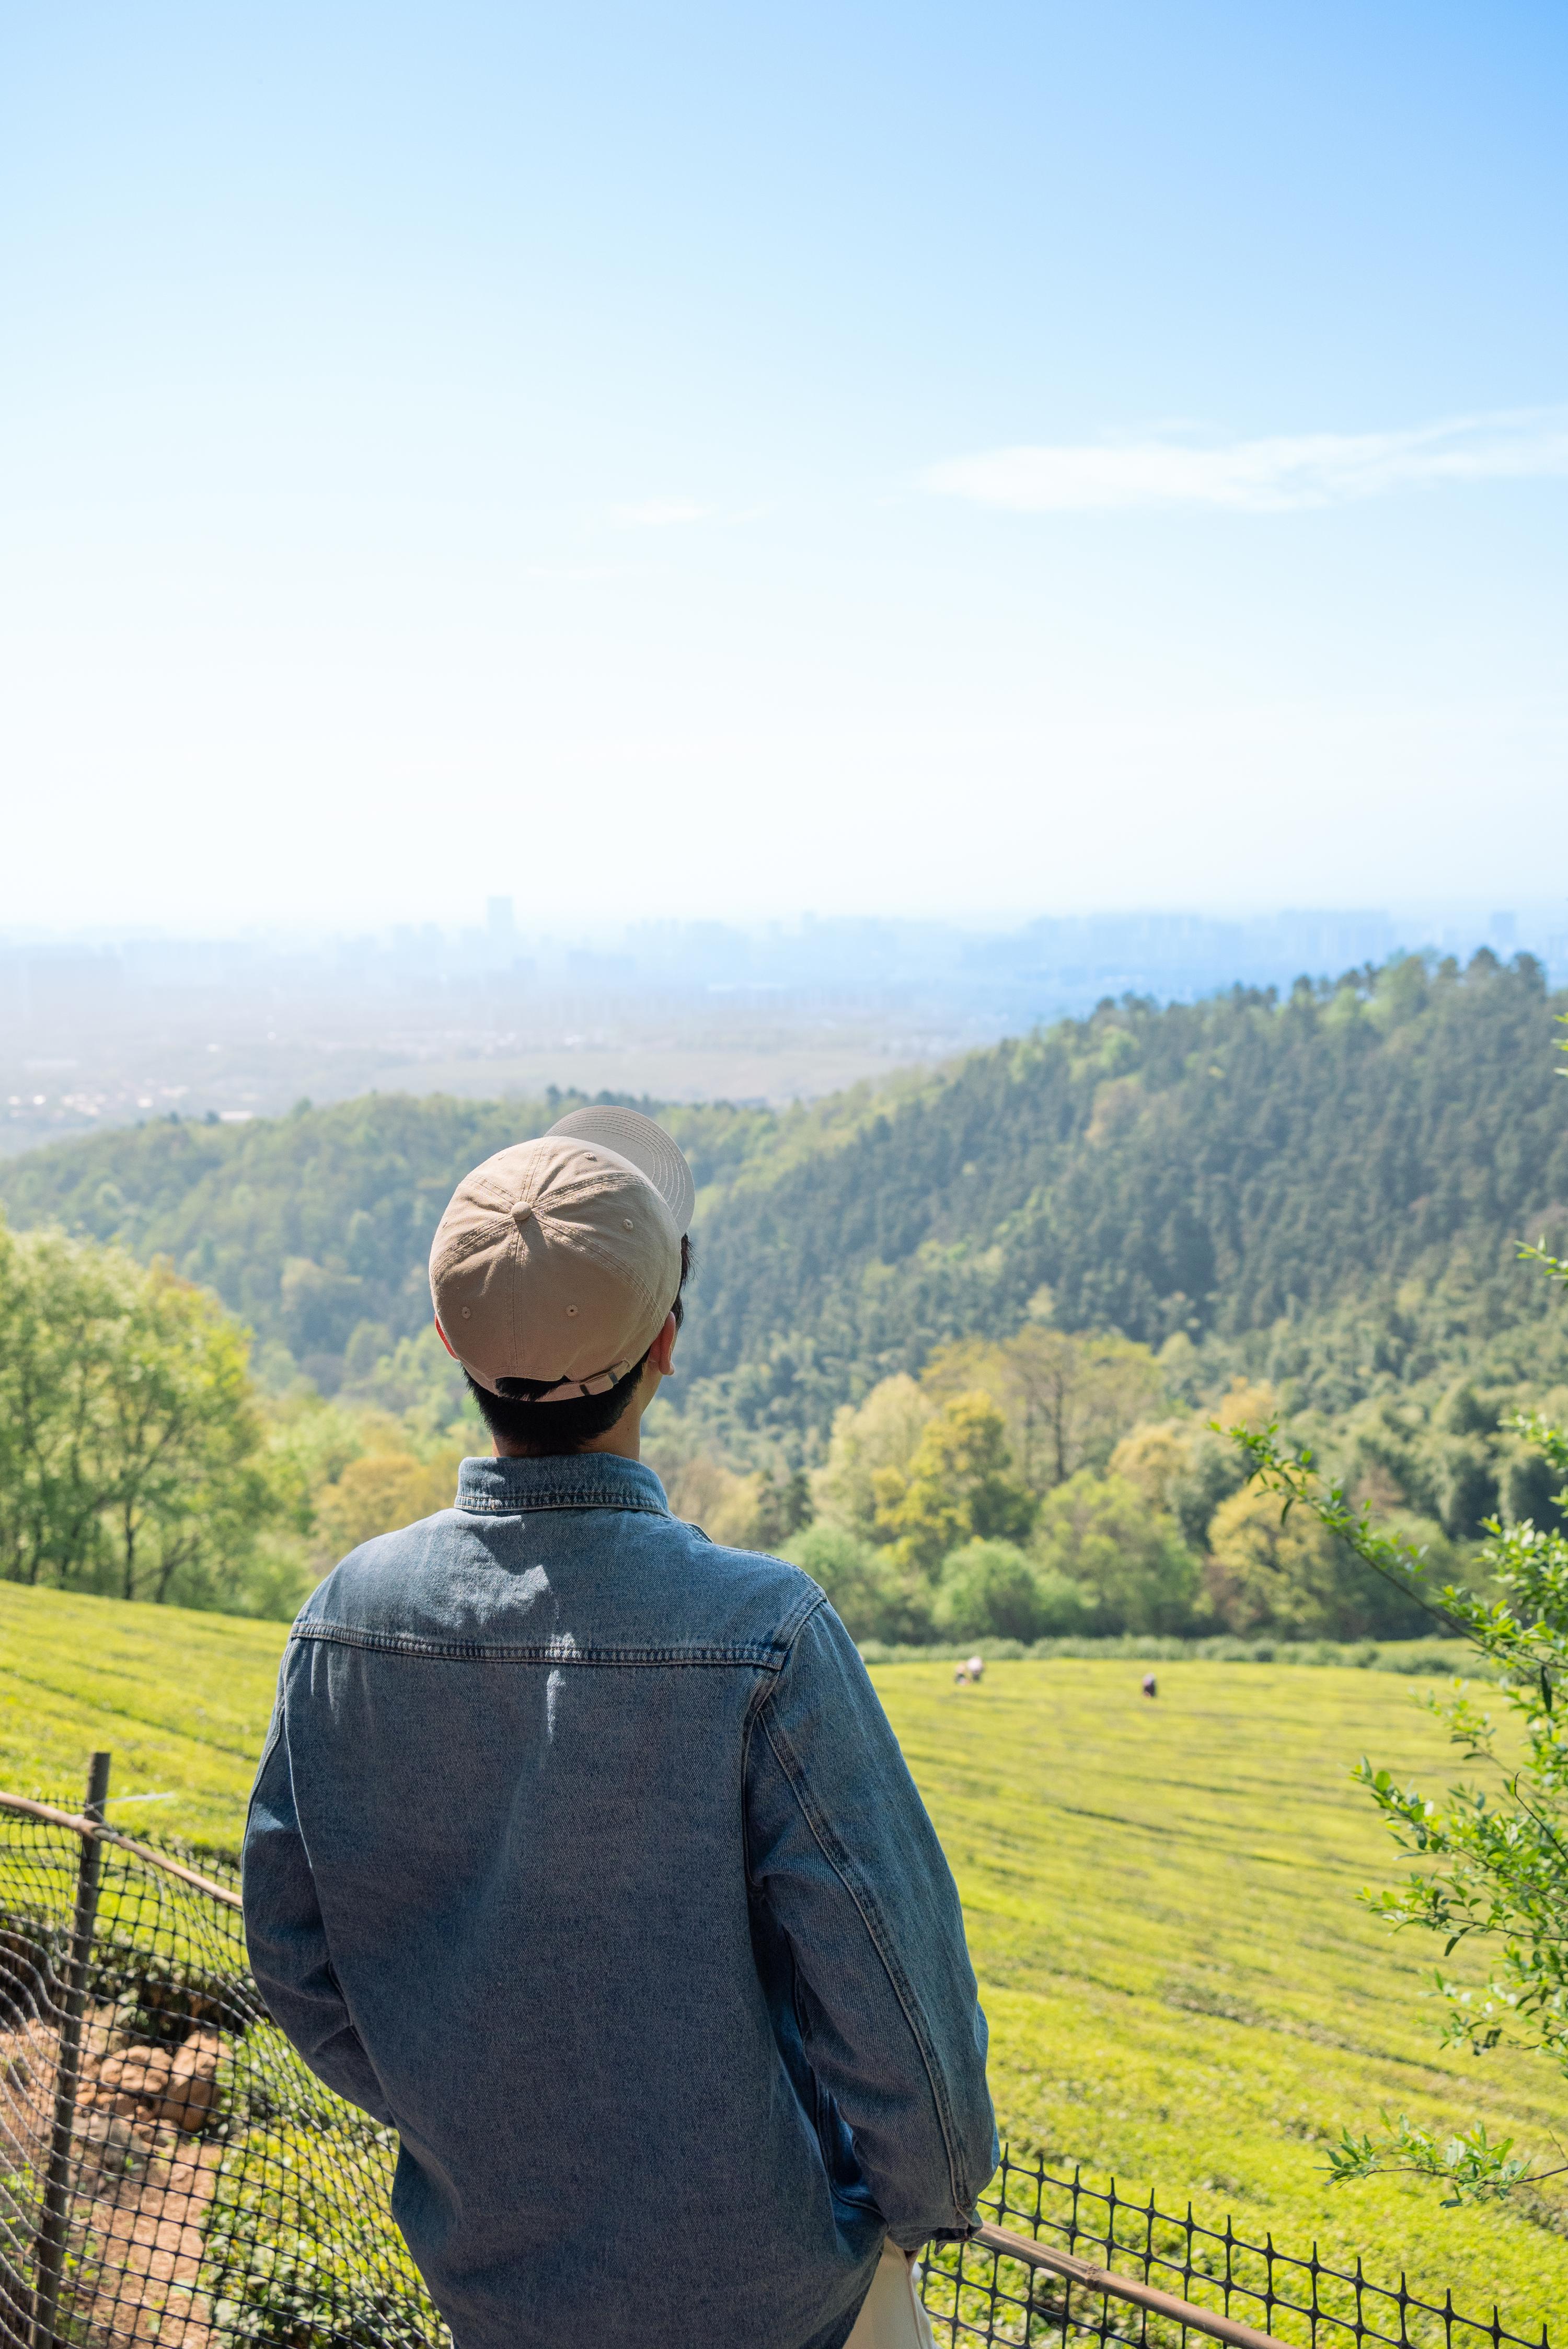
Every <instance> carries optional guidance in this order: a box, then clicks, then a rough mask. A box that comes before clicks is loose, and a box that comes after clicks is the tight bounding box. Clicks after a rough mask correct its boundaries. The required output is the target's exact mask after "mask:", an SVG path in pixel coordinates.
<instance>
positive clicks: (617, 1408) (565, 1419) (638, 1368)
mask: <svg viewBox="0 0 1568 2349" xmlns="http://www.w3.org/2000/svg"><path fill="white" fill-rule="evenodd" d="M690 1272H691V1241H690V1240H689V1239H688V1238H687V1237H685V1236H684V1235H683V1236H682V1238H681V1285H680V1287H679V1288H677V1289H676V1294H675V1302H674V1304H673V1305H672V1306H671V1307H670V1311H671V1312H672V1313H673V1314H674V1315H675V1317H676V1329H677V1330H678V1329H679V1328H680V1326H681V1323H682V1321H683V1320H684V1319H686V1280H687V1278H688V1276H689V1274H690ZM652 1351H653V1348H652V1347H651V1346H650V1347H649V1348H648V1350H647V1352H646V1353H645V1354H644V1356H643V1358H642V1361H638V1362H634V1363H633V1365H632V1367H631V1369H630V1370H629V1371H627V1372H626V1374H625V1376H624V1378H620V1379H617V1380H616V1381H615V1383H614V1386H613V1387H606V1388H605V1390H604V1392H603V1394H587V1395H574V1396H573V1399H572V1401H571V1402H533V1401H532V1400H531V1398H532V1397H533V1396H535V1395H542V1394H546V1393H548V1392H549V1390H550V1386H551V1384H552V1381H549V1380H546V1379H502V1380H500V1393H499V1394H491V1393H490V1390H489V1389H488V1388H487V1387H481V1386H480V1383H479V1381H478V1380H477V1379H474V1378H469V1373H468V1371H464V1372H463V1376H464V1378H465V1379H468V1382H469V1393H470V1394H471V1395H472V1397H473V1399H474V1401H475V1402H477V1403H478V1405H479V1407H480V1417H481V1418H482V1419H483V1421H484V1423H485V1425H486V1426H487V1427H488V1428H489V1430H490V1433H491V1434H492V1435H493V1436H497V1437H499V1439H500V1442H501V1443H502V1444H506V1445H507V1446H508V1448H509V1449H510V1450H511V1451H513V1452H517V1453H521V1454H522V1456H523V1458H524V1459H527V1460H548V1459H550V1458H552V1456H553V1455H554V1454H557V1453H562V1452H581V1451H582V1450H583V1446H584V1444H592V1443H593V1440H594V1438H595V1437H596V1436H600V1435H608V1433H610V1430H611V1429H612V1428H613V1427H614V1424H615V1423H616V1421H617V1420H618V1419H622V1418H624V1415H625V1412H626V1406H627V1405H628V1403H629V1402H631V1400H632V1397H633V1395H634V1393H635V1392H636V1391H637V1381H638V1380H639V1379H640V1378H641V1377H642V1375H643V1369H644V1364H645V1363H646V1361H647V1359H648V1354H649V1353H652Z"/></svg>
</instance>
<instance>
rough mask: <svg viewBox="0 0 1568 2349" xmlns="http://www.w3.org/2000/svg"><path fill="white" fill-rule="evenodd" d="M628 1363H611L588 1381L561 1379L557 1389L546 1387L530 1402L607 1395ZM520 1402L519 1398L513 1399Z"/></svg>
mask: <svg viewBox="0 0 1568 2349" xmlns="http://www.w3.org/2000/svg"><path fill="white" fill-rule="evenodd" d="M631 1367H632V1365H631V1363H630V1362H612V1363H611V1365H610V1367H609V1369H608V1370H607V1371H594V1373H593V1377H592V1378H589V1379H563V1380H562V1382H561V1384H560V1385H559V1386H558V1387H547V1388H546V1389H545V1391H544V1392H543V1393H542V1394H541V1395H531V1396H530V1397H529V1398H528V1400H529V1401H530V1402H576V1401H577V1398H578V1397H579V1395H597V1394H608V1393H609V1392H610V1389H611V1388H612V1387H613V1386H618V1385H619V1384H620V1381H622V1380H623V1379H624V1377H625V1375H626V1372H627V1371H629V1370H630V1369H631ZM514 1400H515V1401H517V1402H521V1400H522V1398H521V1395H520V1396H517V1397H515V1398H514Z"/></svg>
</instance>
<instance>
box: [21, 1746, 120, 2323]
mask: <svg viewBox="0 0 1568 2349" xmlns="http://www.w3.org/2000/svg"><path fill="white" fill-rule="evenodd" d="M108 1765H109V1757H108V1754H94V1755H93V1757H92V1761H91V1764H90V1765H89V1767H88V1798H87V1801H86V1802H85V1803H84V1805H83V1806H82V1809H83V1813H84V1816H86V1817H88V1818H89V1819H93V1820H95V1821H97V1822H98V1824H99V1825H100V1826H101V1824H102V1822H103V1814H104V1805H105V1803H106V1802H107V1801H108ZM101 1853H102V1847H101V1846H100V1844H99V1842H98V1837H97V1836H88V1835H84V1836H83V1837H82V1839H81V1849H80V1853H79V1856H78V1857H77V1899H76V1907H75V1909H74V1910H73V1912H72V1916H71V1941H70V1954H69V1956H68V1958H67V1961H66V1984H65V1999H64V2002H63V2005H62V2009H61V2013H60V2054H59V2061H58V2064H57V2066H56V2070H55V2116H54V2125H53V2127H52V2130H51V2132H50V2137H49V2168H48V2175H47V2177H46V2180H45V2184H44V2215H43V2218H42V2220H41V2221H40V2223H39V2227H38V2266H37V2284H36V2289H35V2292H34V2295H33V2349H56V2334H55V2324H56V2321H57V2317H58V2314H59V2307H60V2282H61V2278H62V2277H63V2275H64V2273H65V2266H66V2234H67V2222H68V2220H69V2216H70V2201H71V2167H72V2156H71V2138H72V2136H73V2135H74V2133H75V2127H76V2117H77V2078H78V2075H79V2074H80V2071H81V2056H82V2016H83V2014H84V2013H85V2012H86V2009H87V2002H88V1978H89V1971H90V1967H91V1961H92V1948H93V1928H94V1926H95V1925H96V1923H97V1921H98V1866H99V1861H100V1857H101Z"/></svg>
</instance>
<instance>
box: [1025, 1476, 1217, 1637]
mask: <svg viewBox="0 0 1568 2349" xmlns="http://www.w3.org/2000/svg"><path fill="white" fill-rule="evenodd" d="M1035 1555H1036V1557H1037V1559H1038V1560H1039V1562H1040V1563H1041V1565H1042V1566H1045V1567H1047V1568H1052V1569H1054V1571H1055V1572H1056V1573H1057V1574H1058V1575H1060V1576H1061V1577H1063V1578H1064V1579H1065V1580H1067V1581H1068V1582H1071V1583H1075V1584H1077V1585H1078V1587H1079V1588H1081V1589H1082V1590H1084V1591H1085V1592H1086V1593H1087V1594H1088V1596H1089V1597H1090V1598H1091V1599H1092V1600H1093V1602H1094V1605H1095V1608H1096V1614H1095V1623H1094V1628H1095V1629H1096V1630H1100V1631H1162V1632H1171V1631H1187V1630H1191V1629H1192V1627H1193V1619H1194V1617H1195V1616H1196V1615H1197V1614H1198V1612H1199V1610H1200V1608H1201V1604H1202V1594H1201V1587H1200V1569H1199V1565H1198V1560H1197V1559H1196V1558H1195V1557H1193V1555H1192V1553H1191V1550H1190V1549H1189V1548H1188V1547H1187V1545H1186V1543H1185V1542H1184V1541H1183V1540H1182V1538H1181V1532H1180V1530H1179V1528H1178V1526H1177V1525H1176V1522H1175V1520H1174V1518H1172V1517H1170V1516H1166V1514H1165V1512H1164V1511H1163V1510H1161V1509H1158V1508H1151V1507H1150V1504H1149V1501H1148V1498H1147V1496H1146V1495H1144V1494H1143V1493H1142V1492H1141V1491H1140V1489H1139V1487H1138V1486H1137V1485H1134V1484H1132V1483H1131V1482H1130V1480H1129V1479H1128V1478H1127V1477H1125V1476H1105V1477H1100V1476H1096V1475H1092V1474H1091V1473H1090V1471H1089V1470H1088V1469H1087V1468H1080V1469H1079V1471H1078V1475H1076V1476H1069V1477H1068V1481H1067V1483H1066V1484H1065V1485H1058V1486H1057V1490H1056V1491H1055V1492H1054V1493H1051V1494H1048V1495H1047V1498H1046V1500H1045V1502H1044V1504H1043V1506H1042V1507H1041V1510H1040V1514H1039V1519H1038V1522H1037V1526H1036V1529H1035Z"/></svg>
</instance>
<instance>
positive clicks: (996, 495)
mask: <svg viewBox="0 0 1568 2349" xmlns="http://www.w3.org/2000/svg"><path fill="white" fill-rule="evenodd" d="M1565 476H1568V409H1532V410H1530V411H1528V412H1525V413H1519V414H1508V415H1497V416H1466V417H1454V418H1450V419H1448V420H1446V421H1445V422H1442V423H1439V424H1425V425H1419V426H1417V427H1416V428H1414V429H1411V430H1409V431H1405V432H1308V433H1299V434H1295V435H1292V436H1285V435H1279V436H1276V437H1273V438H1270V439H1267V440H1233V441H1231V442H1229V443H1226V444H1222V445H1220V446H1212V445H1211V446H1209V447H1203V446H1202V445H1200V444H1198V443H1196V442H1193V441H1191V440H1177V439H1175V438H1170V439H1161V440H1121V441H1114V440H1113V441H1103V442H1090V443H1085V444H1082V445H1077V446H1075V445H1073V444H1070V443H1069V444H1067V445H1064V446H1058V447H1054V448H1053V447H1046V448H1021V449H992V450H985V451H984V452H982V453H981V454H979V455H977V456H973V457H954V458H952V459H950V460H948V461H947V462H946V463H945V464H941V465H934V466H933V467H932V468H931V470H930V471H928V472H927V473H926V474H925V476H924V486H925V487H926V488H927V489H930V490H934V491H937V492H940V493H941V494H943V495H945V496H948V497H960V498H969V499H972V500H974V501H975V502H976V503H977V504H980V505H987V506H1001V507H1006V508H1008V509H1010V510H1011V511H1012V512H1016V513H1073V512H1078V513H1085V512H1095V511H1100V512H1106V511H1113V510H1116V509H1119V508H1120V509H1126V508H1130V507H1135V506H1179V505H1187V506H1193V505H1197V506H1218V507H1222V508H1225V509H1228V510H1230V511H1231V512H1237V513H1285V512H1291V511H1292V510H1294V509H1297V508H1301V507H1305V506H1326V505H1339V504H1343V503H1346V502H1349V501H1352V500H1355V499H1359V498H1375V497H1380V496H1382V495H1383V494H1384V493H1385V492H1387V491H1389V490H1398V489H1403V488H1406V487H1407V486H1408V485H1410V484H1412V483H1416V482H1424V481H1522V480H1526V479H1544V478H1548V477H1555V478H1559V479H1560V478H1563V477H1565Z"/></svg>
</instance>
